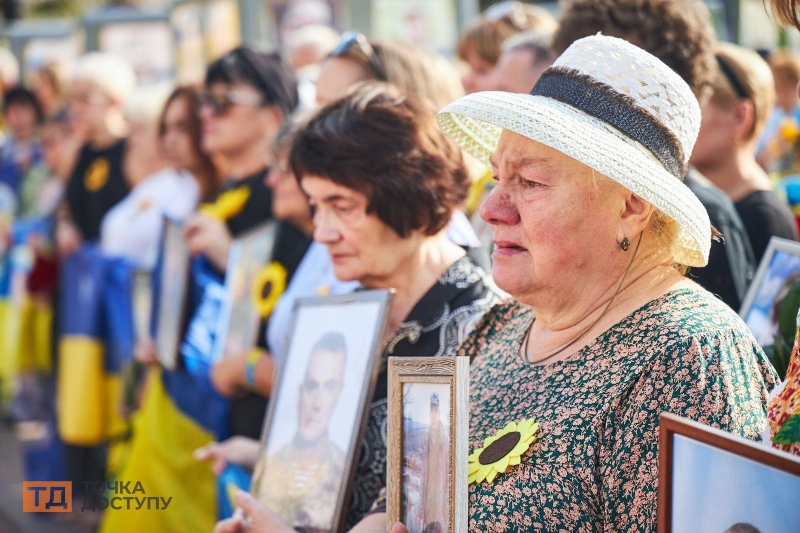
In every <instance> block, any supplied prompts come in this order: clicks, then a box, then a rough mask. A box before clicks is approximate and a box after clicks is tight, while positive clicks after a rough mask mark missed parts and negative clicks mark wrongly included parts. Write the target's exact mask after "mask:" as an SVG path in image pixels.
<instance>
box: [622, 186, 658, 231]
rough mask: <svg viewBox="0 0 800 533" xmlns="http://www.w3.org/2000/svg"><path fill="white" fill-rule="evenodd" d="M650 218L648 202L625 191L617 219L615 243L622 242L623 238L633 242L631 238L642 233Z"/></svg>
mask: <svg viewBox="0 0 800 533" xmlns="http://www.w3.org/2000/svg"><path fill="white" fill-rule="evenodd" d="M652 216H653V206H652V205H651V204H650V203H649V202H646V201H645V200H643V199H642V198H640V197H639V196H637V195H635V194H633V193H632V192H629V191H626V194H625V199H624V204H623V206H622V208H621V212H620V217H619V229H618V230H617V233H618V235H617V242H622V239H624V238H625V237H627V238H628V240H630V241H633V237H635V236H637V235H639V234H640V233H641V232H643V231H644V229H645V228H646V227H647V225H648V224H649V223H650V218H651V217H652Z"/></svg>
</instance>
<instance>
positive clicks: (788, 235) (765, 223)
mask: <svg viewBox="0 0 800 533" xmlns="http://www.w3.org/2000/svg"><path fill="white" fill-rule="evenodd" d="M735 205H736V211H738V212H739V216H740V217H741V218H742V222H743V223H744V228H745V229H746V230H747V235H748V236H749V237H750V244H751V245H752V246H753V254H754V255H755V258H756V264H758V263H759V262H761V258H762V257H764V252H766V251H767V245H768V244H769V239H770V238H771V237H772V236H773V235H775V236H776V237H783V238H784V239H791V240H793V241H796V240H797V230H796V228H795V223H794V216H792V212H791V211H789V207H788V206H787V205H786V204H785V203H784V202H782V201H781V200H780V198H778V196H777V195H776V194H775V193H774V192H772V191H755V192H753V193H751V194H749V195H747V196H746V197H745V198H743V199H742V200H739V201H738V202H736V204H735Z"/></svg>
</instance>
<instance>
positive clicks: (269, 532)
mask: <svg viewBox="0 0 800 533" xmlns="http://www.w3.org/2000/svg"><path fill="white" fill-rule="evenodd" d="M234 498H235V500H236V505H237V506H238V508H237V509H236V512H235V513H233V517H232V518H228V519H227V520H222V521H221V522H218V523H217V526H216V527H215V528H214V533H295V530H294V528H292V526H290V525H289V524H287V523H286V522H285V521H284V520H283V519H282V518H281V517H279V516H278V515H276V514H275V513H273V512H272V511H270V510H269V509H267V508H266V507H264V506H263V505H261V504H260V503H258V501H256V499H255V498H253V497H252V496H251V495H250V494H248V493H246V492H244V491H241V490H240V491H238V492H237V493H236V496H235V497H234ZM245 515H246V516H247V517H248V519H249V520H245V518H244V516H245Z"/></svg>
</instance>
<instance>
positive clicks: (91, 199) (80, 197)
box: [56, 52, 136, 522]
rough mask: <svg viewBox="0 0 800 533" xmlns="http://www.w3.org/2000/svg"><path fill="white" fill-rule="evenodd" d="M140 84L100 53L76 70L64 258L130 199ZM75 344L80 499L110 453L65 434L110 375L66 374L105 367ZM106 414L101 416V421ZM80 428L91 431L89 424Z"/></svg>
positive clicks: (67, 382) (72, 462)
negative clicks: (133, 112) (87, 396)
mask: <svg viewBox="0 0 800 533" xmlns="http://www.w3.org/2000/svg"><path fill="white" fill-rule="evenodd" d="M135 86H136V75H135V74H134V71H133V69H132V68H131V66H130V65H129V64H128V63H126V62H125V61H123V60H121V59H119V58H117V57H115V56H113V55H110V54H104V53H100V52H93V53H90V54H87V55H85V56H83V58H82V59H81V60H80V61H79V62H78V64H77V65H76V69H75V71H74V73H73V78H72V80H71V85H70V103H69V113H70V120H71V122H72V126H73V127H74V128H75V129H74V130H73V131H78V132H81V135H85V141H86V142H85V144H84V145H83V146H82V147H81V148H80V152H79V154H78V156H77V159H76V163H75V165H74V168H73V169H72V171H71V174H70V177H69V179H68V182H67V186H66V191H65V194H64V201H63V202H62V204H61V206H60V207H59V209H58V212H57V222H56V248H57V253H58V255H59V256H60V257H61V258H65V257H67V256H70V255H71V254H73V253H74V252H76V251H77V250H78V249H79V248H80V247H81V246H82V245H83V244H84V243H87V244H90V245H91V244H93V243H96V242H97V241H98V240H99V238H100V223H101V221H102V219H103V217H104V216H105V214H106V213H107V212H108V211H109V210H110V209H111V208H112V207H114V205H116V204H117V203H118V202H119V201H120V200H122V199H123V198H124V197H125V196H126V195H127V194H128V190H129V186H128V183H127V181H126V179H125V176H124V170H123V164H124V157H125V146H126V144H125V143H126V141H125V137H126V135H127V134H128V125H127V123H126V121H125V117H124V109H125V104H126V102H127V101H128V99H129V97H130V96H131V94H132V93H133V91H134V89H135ZM92 281H93V283H94V284H97V283H102V282H103V280H99V279H92ZM92 286H93V285H92ZM87 338H88V337H87ZM65 339H67V341H65ZM68 341H69V336H68V335H67V334H62V336H61V337H60V339H59V350H60V357H59V376H60V381H59V384H58V389H59V399H60V400H62V401H68V400H69V399H70V398H72V399H75V401H74V402H73V403H71V404H70V407H69V408H65V407H64V406H63V405H62V410H61V411H60V412H59V428H60V431H61V434H62V436H64V440H65V463H66V469H67V479H69V480H71V481H72V483H73V487H75V490H74V491H73V496H74V497H76V498H77V497H78V496H79V495H80V494H81V493H82V492H83V488H84V483H85V482H95V483H96V482H102V481H105V475H106V462H107V447H106V445H105V444H103V443H102V440H103V439H98V438H94V437H93V438H92V439H91V441H92V442H100V443H99V444H88V442H89V441H88V440H87V441H84V440H83V438H82V436H79V437H76V438H75V440H73V435H70V436H66V435H67V431H69V432H73V431H74V432H76V434H78V433H80V432H81V431H82V430H83V429H84V427H79V425H78V424H77V423H75V424H74V425H73V423H74V422H75V421H76V420H77V416H81V417H82V416H83V411H81V414H80V415H76V413H78V412H79V411H78V408H77V407H76V405H78V404H79V403H81V400H80V399H77V396H75V393H76V392H77V391H81V390H90V391H91V390H105V389H103V388H101V387H102V386H101V385H98V379H105V377H102V378H98V375H97V374H89V373H86V374H79V373H74V375H71V374H69V372H68V371H67V370H65V369H66V368H77V367H76V366H75V365H74V364H72V363H73V362H75V361H78V360H79V359H77V358H79V357H80V358H83V359H82V360H90V361H98V362H100V363H101V364H104V357H105V355H104V353H103V351H102V348H100V347H97V349H95V348H94V346H93V348H92V350H91V354H88V353H84V351H83V350H82V349H78V348H77V346H78V345H76V344H70V345H69V346H67V345H65V344H64V342H68ZM84 348H85V347H84ZM89 355H91V359H89V358H88V357H89ZM92 368H95V367H92ZM64 376H71V377H69V378H66V377H64ZM77 380H81V381H77ZM93 387H96V388H93ZM96 397H98V398H99V395H98V396H96ZM81 409H83V410H84V411H86V412H89V411H92V412H94V413H97V412H98V410H100V413H104V412H103V411H102V406H100V405H90V404H87V403H83V405H82V406H81ZM112 412H116V411H114V410H112ZM102 416H103V415H102V414H100V415H97V419H100V418H101V417H102ZM80 426H86V427H88V423H87V424H80ZM87 431H88V429H87ZM98 433H99V432H98ZM96 518H97V517H96V515H94V514H91V513H86V514H81V515H79V516H77V517H76V519H79V520H85V521H87V522H91V521H94V520H95V519H96Z"/></svg>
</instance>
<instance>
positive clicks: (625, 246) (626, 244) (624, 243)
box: [619, 237, 631, 252]
mask: <svg viewBox="0 0 800 533" xmlns="http://www.w3.org/2000/svg"><path fill="white" fill-rule="evenodd" d="M619 247H620V248H622V251H623V252H627V251H628V248H630V247H631V241H629V240H628V238H627V237H623V239H622V242H621V243H619Z"/></svg>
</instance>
